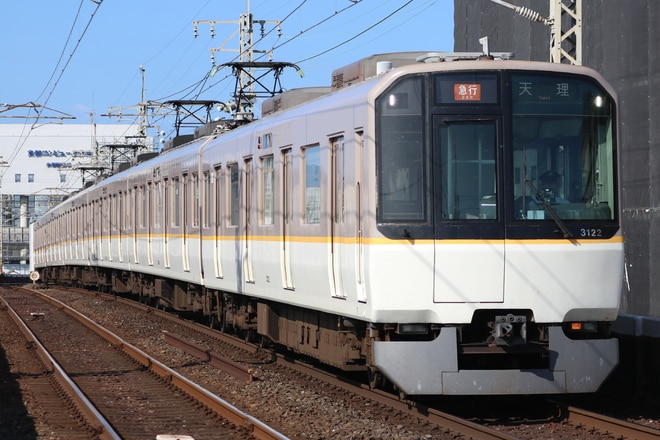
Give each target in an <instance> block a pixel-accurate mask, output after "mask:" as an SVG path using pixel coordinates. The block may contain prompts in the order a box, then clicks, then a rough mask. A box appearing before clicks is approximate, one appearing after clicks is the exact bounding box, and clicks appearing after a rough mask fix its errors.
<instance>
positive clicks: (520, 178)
mask: <svg viewBox="0 0 660 440" xmlns="http://www.w3.org/2000/svg"><path fill="white" fill-rule="evenodd" d="M511 84H512V87H511V95H512V96H511V98H512V110H513V114H512V116H513V126H512V134H513V154H514V157H513V159H514V170H513V171H514V175H513V184H514V188H513V193H514V197H515V202H514V218H515V219H516V220H532V221H534V220H543V219H549V218H550V217H551V216H553V215H556V216H558V217H559V218H560V219H562V220H612V219H614V215H615V213H616V207H615V203H616V200H615V197H616V191H615V182H614V174H615V164H614V159H613V157H614V153H613V151H614V137H615V136H614V133H613V126H614V120H613V119H614V117H613V114H614V104H613V101H612V100H611V98H609V96H608V95H607V93H606V92H604V91H603V90H601V89H600V88H599V87H598V86H597V85H596V84H595V83H594V82H592V81H591V80H588V79H585V78H577V77H564V76H560V75H556V76H553V75H548V74H543V75H539V74H530V73H525V74H517V75H512V78H511ZM550 210H552V212H549V211H550Z"/></svg>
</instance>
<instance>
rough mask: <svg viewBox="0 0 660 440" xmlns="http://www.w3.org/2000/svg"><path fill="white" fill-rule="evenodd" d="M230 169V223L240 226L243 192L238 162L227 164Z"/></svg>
mask: <svg viewBox="0 0 660 440" xmlns="http://www.w3.org/2000/svg"><path fill="white" fill-rule="evenodd" d="M227 170H228V171H229V173H228V174H229V176H228V178H229V185H228V190H229V197H228V199H227V201H228V203H229V207H228V208H229V225H230V226H238V217H239V209H240V203H241V192H240V188H239V175H238V164H235V163H234V164H231V165H228V166H227Z"/></svg>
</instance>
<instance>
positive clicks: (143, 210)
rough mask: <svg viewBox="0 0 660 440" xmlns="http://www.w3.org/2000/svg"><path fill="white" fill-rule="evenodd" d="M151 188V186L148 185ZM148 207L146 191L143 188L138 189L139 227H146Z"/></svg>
mask: <svg viewBox="0 0 660 440" xmlns="http://www.w3.org/2000/svg"><path fill="white" fill-rule="evenodd" d="M149 187H150V188H151V184H150V185H149ZM148 212H149V207H148V205H147V189H146V188H145V187H144V186H141V187H140V227H141V228H146V227H147V215H148Z"/></svg>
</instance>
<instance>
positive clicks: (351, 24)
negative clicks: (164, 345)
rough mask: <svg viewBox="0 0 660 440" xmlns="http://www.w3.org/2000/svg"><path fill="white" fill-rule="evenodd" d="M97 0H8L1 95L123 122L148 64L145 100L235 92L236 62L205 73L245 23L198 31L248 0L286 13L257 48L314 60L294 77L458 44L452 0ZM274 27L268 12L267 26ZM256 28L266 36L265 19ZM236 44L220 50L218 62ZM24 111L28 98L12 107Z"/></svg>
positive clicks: (291, 74) (80, 116) (326, 77)
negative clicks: (114, 112) (112, 114)
mask: <svg viewBox="0 0 660 440" xmlns="http://www.w3.org/2000/svg"><path fill="white" fill-rule="evenodd" d="M99 2H100V0H57V1H53V0H33V1H29V2H28V1H11V2H10V1H5V2H3V3H4V4H3V7H2V14H1V15H0V32H1V34H2V44H0V57H1V59H2V60H3V63H2V64H3V67H4V68H3V69H2V71H1V73H0V79H1V82H0V83H1V84H2V88H1V89H0V105H3V104H23V103H26V102H34V103H37V104H40V105H45V106H46V107H49V108H51V109H54V110H56V111H58V112H62V113H65V114H67V115H72V116H75V117H76V119H75V120H73V121H66V122H65V123H85V124H86V123H89V122H90V121H91V117H90V114H91V113H92V112H94V114H95V120H96V122H97V123H114V122H116V119H115V118H108V117H103V116H101V115H103V114H107V113H108V109H109V108H110V107H113V108H119V107H122V108H123V107H125V108H130V107H132V106H135V105H136V104H137V103H138V102H140V100H141V93H142V74H141V72H140V66H143V67H144V69H145V73H144V78H145V99H146V100H150V101H165V100H173V99H204V100H218V101H227V100H229V99H230V94H231V92H232V91H233V88H234V78H233V77H232V76H231V75H230V74H231V72H230V71H229V70H227V69H225V70H220V71H219V72H218V73H216V74H215V76H213V77H209V78H208V79H207V80H206V81H204V78H205V77H206V76H207V74H208V73H209V72H210V71H211V69H212V62H211V53H210V49H211V48H217V47H220V46H222V45H223V44H224V47H226V48H227V49H237V48H238V36H235V37H234V38H232V39H229V38H230V36H231V35H232V34H233V33H234V32H235V31H237V29H238V25H237V24H217V25H216V26H215V38H211V36H210V28H209V25H208V24H200V25H199V26H198V36H197V38H194V35H193V21H194V20H216V21H235V20H238V18H239V16H240V14H241V13H244V12H245V11H246V8H247V6H248V4H249V7H250V12H251V13H252V14H253V16H254V19H255V20H268V21H275V20H284V21H283V22H282V24H281V31H282V35H281V36H279V37H278V36H277V32H276V31H273V32H271V33H269V34H268V35H266V37H265V38H264V39H263V40H262V41H260V42H259V44H257V45H256V49H257V50H270V49H272V48H275V51H274V55H273V60H274V61H286V62H292V63H297V64H298V65H299V66H300V68H301V69H302V71H303V72H304V77H303V78H300V76H299V75H298V74H297V73H296V72H295V71H294V70H292V69H287V70H285V72H284V75H283V76H282V86H283V87H284V89H293V88H298V87H311V86H327V85H330V76H331V72H332V70H333V69H335V68H337V67H340V66H343V65H346V64H349V63H351V62H353V61H356V60H358V59H360V58H363V57H366V56H369V55H372V54H376V53H384V52H397V51H417V50H422V51H427V50H428V51H451V50H452V49H453V0H361V1H356V0H307V1H305V0H281V1H272V0H186V1H180V0H176V1H175V0H104V1H103V2H102V3H100V5H99V4H98V3H99ZM272 29H273V24H271V23H267V24H266V28H265V31H266V32H267V33H268V32H269V31H271V30H272ZM255 31H256V32H255V36H254V41H257V40H259V38H260V35H259V32H260V30H259V28H258V27H257V28H256V29H255ZM335 46H337V47H336V48H334V47H335ZM332 48H334V49H332ZM330 49H332V50H330ZM326 51H327V52H326ZM324 52H325V53H324ZM236 56H237V54H236V53H235V52H218V53H216V55H215V57H216V63H217V64H222V63H226V62H230V61H235V60H236ZM267 83H269V84H270V83H271V81H267ZM2 109H3V107H0V110H2ZM126 112H131V111H130V109H127V110H126ZM132 113H134V111H132ZM24 114H27V110H19V109H16V110H12V111H11V112H4V115H5V116H6V115H24ZM32 114H33V113H32ZM50 114H52V112H50ZM1 115H2V113H0V116H1ZM0 122H4V123H7V122H11V123H23V122H24V120H21V119H7V118H0ZM122 122H131V120H130V118H127V119H124V120H123V121H122ZM163 122H164V121H163Z"/></svg>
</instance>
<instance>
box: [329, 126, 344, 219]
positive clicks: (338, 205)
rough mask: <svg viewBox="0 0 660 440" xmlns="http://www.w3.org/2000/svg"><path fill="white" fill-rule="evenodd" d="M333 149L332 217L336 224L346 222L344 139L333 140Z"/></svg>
mask: <svg viewBox="0 0 660 440" xmlns="http://www.w3.org/2000/svg"><path fill="white" fill-rule="evenodd" d="M330 142H331V146H330V148H331V149H332V164H331V166H332V170H331V176H332V180H333V184H332V192H333V195H332V205H333V206H332V216H333V221H334V222H335V223H343V221H344V173H345V169H344V137H343V136H339V137H336V138H333V139H331V141H330Z"/></svg>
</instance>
